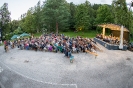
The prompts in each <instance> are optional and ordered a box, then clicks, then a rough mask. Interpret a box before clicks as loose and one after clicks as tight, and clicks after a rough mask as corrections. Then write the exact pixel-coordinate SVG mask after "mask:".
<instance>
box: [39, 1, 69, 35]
mask: <svg viewBox="0 0 133 88" xmlns="http://www.w3.org/2000/svg"><path fill="white" fill-rule="evenodd" d="M42 10H43V22H44V24H45V25H46V26H47V28H48V30H49V31H54V29H56V33H58V32H59V30H60V31H64V30H66V29H68V27H69V23H68V21H69V16H70V13H69V9H68V8H67V2H66V1H65V0H46V1H45V3H44V4H43V8H42Z"/></svg>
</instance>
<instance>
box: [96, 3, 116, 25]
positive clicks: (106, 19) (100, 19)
mask: <svg viewBox="0 0 133 88" xmlns="http://www.w3.org/2000/svg"><path fill="white" fill-rule="evenodd" d="M113 21H114V20H113V16H112V12H111V9H110V6H109V5H101V6H100V7H99V8H98V10H97V16H96V24H102V23H113Z"/></svg>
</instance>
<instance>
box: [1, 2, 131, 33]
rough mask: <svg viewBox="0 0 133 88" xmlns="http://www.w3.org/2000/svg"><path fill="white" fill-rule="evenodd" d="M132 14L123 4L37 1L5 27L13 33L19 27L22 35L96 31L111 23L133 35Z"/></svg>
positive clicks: (124, 3)
mask: <svg viewBox="0 0 133 88" xmlns="http://www.w3.org/2000/svg"><path fill="white" fill-rule="evenodd" d="M7 12H8V13H9V11H7ZM132 14H133V13H132V11H131V10H129V8H128V7H127V5H126V0H113V1H112V4H111V5H107V4H91V3H90V2H89V1H87V0H86V1H85V2H84V3H81V4H78V5H76V4H74V3H73V2H70V3H68V2H67V1H66V0H45V1H44V2H43V3H41V1H38V3H37V4H36V5H35V6H33V7H31V8H29V9H28V10H27V13H23V14H22V15H21V16H20V19H19V20H16V21H12V22H10V23H9V24H7V25H8V27H7V26H6V27H7V28H8V29H9V31H12V32H13V31H14V30H16V29H17V28H18V27H20V28H21V30H22V31H23V32H30V33H36V32H42V31H43V30H45V29H47V31H48V32H56V33H58V32H62V31H75V30H78V31H80V30H81V31H90V30H96V27H97V25H98V24H103V23H114V24H118V25H123V26H125V27H126V28H128V29H129V30H130V33H131V34H133V15H132ZM1 20H2V19H1ZM8 22H9V21H8ZM9 31H8V32H9Z"/></svg>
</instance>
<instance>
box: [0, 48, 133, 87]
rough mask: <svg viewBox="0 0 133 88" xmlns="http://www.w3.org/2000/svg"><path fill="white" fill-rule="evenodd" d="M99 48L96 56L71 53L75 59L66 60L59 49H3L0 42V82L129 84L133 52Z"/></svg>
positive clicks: (28, 84) (132, 79) (20, 84)
mask: <svg viewBox="0 0 133 88" xmlns="http://www.w3.org/2000/svg"><path fill="white" fill-rule="evenodd" d="M101 47H102V46H101ZM102 49H103V52H100V51H98V52H97V54H98V57H97V58H95V57H94V56H93V55H91V54H89V53H79V54H73V56H74V59H75V60H74V62H73V63H70V61H69V59H68V58H66V57H64V54H62V53H53V52H44V51H43V52H42V51H37V52H35V51H31V50H19V49H18V48H15V49H10V50H9V52H7V53H5V52H4V50H3V46H0V85H2V86H3V87H5V88H133V52H130V51H119V50H107V49H105V48H104V47H102ZM22 80H23V81H22ZM9 85H12V87H11V86H9ZM2 86H1V87H2Z"/></svg>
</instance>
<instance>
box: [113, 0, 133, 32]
mask: <svg viewBox="0 0 133 88" xmlns="http://www.w3.org/2000/svg"><path fill="white" fill-rule="evenodd" d="M112 7H113V14H114V21H115V23H116V24H119V25H123V26H125V27H126V28H128V29H129V31H130V34H132V35H133V15H132V14H133V12H132V11H130V10H129V9H128V8H127V5H126V0H113V2H112Z"/></svg>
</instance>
